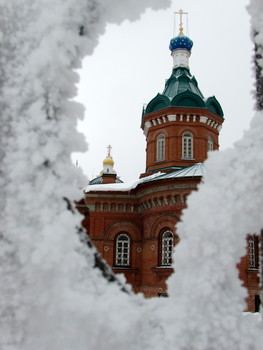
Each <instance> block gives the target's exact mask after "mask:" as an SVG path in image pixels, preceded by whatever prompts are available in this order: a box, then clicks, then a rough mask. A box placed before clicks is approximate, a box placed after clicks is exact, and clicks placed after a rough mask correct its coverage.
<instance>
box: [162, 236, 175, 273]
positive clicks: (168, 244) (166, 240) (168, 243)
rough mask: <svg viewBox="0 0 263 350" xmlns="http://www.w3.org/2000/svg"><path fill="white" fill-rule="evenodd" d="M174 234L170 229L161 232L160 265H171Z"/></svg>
mask: <svg viewBox="0 0 263 350" xmlns="http://www.w3.org/2000/svg"><path fill="white" fill-rule="evenodd" d="M173 241H174V236H173V233H172V231H170V230H166V231H164V233H163V234H162V265H163V266H171V265H172V255H173Z"/></svg>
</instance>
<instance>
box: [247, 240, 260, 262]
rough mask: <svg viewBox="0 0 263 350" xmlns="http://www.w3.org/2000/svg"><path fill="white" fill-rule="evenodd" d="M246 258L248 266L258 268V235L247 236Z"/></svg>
mask: <svg viewBox="0 0 263 350" xmlns="http://www.w3.org/2000/svg"><path fill="white" fill-rule="evenodd" d="M248 258H249V268H254V269H256V268H258V237H257V236H256V235H250V236H249V237H248Z"/></svg>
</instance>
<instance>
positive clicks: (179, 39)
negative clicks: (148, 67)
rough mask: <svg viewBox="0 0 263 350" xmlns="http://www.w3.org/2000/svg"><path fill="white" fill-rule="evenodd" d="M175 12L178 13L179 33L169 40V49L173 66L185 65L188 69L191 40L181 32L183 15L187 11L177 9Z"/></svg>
mask: <svg viewBox="0 0 263 350" xmlns="http://www.w3.org/2000/svg"><path fill="white" fill-rule="evenodd" d="M175 14H179V15H180V24H179V35H178V36H176V37H175V38H172V39H171V41H170V46H169V49H170V50H171V55H172V57H173V68H177V67H185V68H188V69H189V57H190V55H191V49H192V47H193V41H192V40H191V39H190V38H188V36H186V35H184V33H183V20H182V17H183V15H187V14H188V13H187V12H184V11H183V10H179V11H178V12H175Z"/></svg>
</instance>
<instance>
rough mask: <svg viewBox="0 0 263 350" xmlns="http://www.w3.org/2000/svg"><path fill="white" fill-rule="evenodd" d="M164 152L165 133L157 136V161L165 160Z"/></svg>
mask: <svg viewBox="0 0 263 350" xmlns="http://www.w3.org/2000/svg"><path fill="white" fill-rule="evenodd" d="M164 153H165V137H164V135H163V134H161V135H159V136H158V137H157V141H156V160H157V162H160V161H162V160H164Z"/></svg>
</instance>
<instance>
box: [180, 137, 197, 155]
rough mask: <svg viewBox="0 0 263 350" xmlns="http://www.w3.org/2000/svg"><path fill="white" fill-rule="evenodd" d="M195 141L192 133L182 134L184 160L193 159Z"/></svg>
mask: <svg viewBox="0 0 263 350" xmlns="http://www.w3.org/2000/svg"><path fill="white" fill-rule="evenodd" d="M193 155H194V141H193V134H192V133H191V132H190V131H185V132H184V133H183V134H182V159H193Z"/></svg>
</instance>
